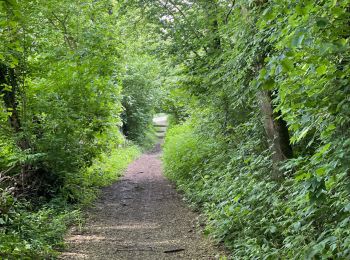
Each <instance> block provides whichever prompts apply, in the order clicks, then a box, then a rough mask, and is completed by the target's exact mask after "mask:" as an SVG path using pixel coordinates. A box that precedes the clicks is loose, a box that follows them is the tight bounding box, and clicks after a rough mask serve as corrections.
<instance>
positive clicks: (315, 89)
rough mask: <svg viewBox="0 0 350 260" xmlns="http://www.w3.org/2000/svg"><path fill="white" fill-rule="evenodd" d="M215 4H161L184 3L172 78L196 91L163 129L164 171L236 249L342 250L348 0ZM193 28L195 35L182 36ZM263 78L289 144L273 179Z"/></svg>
mask: <svg viewBox="0 0 350 260" xmlns="http://www.w3.org/2000/svg"><path fill="white" fill-rule="evenodd" d="M212 5H213V7H212V9H213V10H216V12H214V11H213V12H210V11H208V5H207V6H206V3H204V1H196V3H193V4H191V5H190V4H186V3H184V2H182V1H172V2H171V3H170V4H169V5H168V6H165V8H164V9H167V10H172V7H171V6H173V7H174V6H177V7H178V8H180V9H181V10H182V11H183V15H181V14H179V13H176V12H175V14H172V15H173V16H174V21H173V22H169V24H168V26H169V27H171V28H173V29H174V30H173V31H170V30H169V31H167V33H168V35H170V36H169V38H171V43H172V44H171V47H170V48H169V49H171V48H178V49H179V50H178V53H177V54H175V56H176V57H175V59H176V58H178V59H179V60H176V61H177V64H176V66H177V67H178V66H183V67H184V69H183V70H181V72H178V73H179V76H178V79H179V80H178V82H177V88H179V89H180V91H183V92H184V93H185V94H184V96H186V95H187V96H190V100H191V102H188V103H187V107H186V109H187V111H186V112H187V114H189V115H190V119H189V120H190V122H186V123H185V124H183V125H181V126H178V127H175V128H174V129H173V130H170V132H169V134H168V136H167V138H166V143H165V148H164V151H165V154H164V164H165V169H166V172H167V175H168V176H169V177H170V178H171V179H173V180H174V181H176V182H177V184H178V185H179V187H180V188H181V189H182V190H184V191H185V193H186V195H187V196H188V198H189V199H190V200H191V201H193V202H195V203H197V205H198V206H200V207H201V208H202V210H203V211H204V213H205V214H206V216H207V217H208V227H207V230H208V232H209V233H210V234H212V235H213V236H214V237H215V238H217V240H218V241H223V242H224V243H225V244H226V245H227V247H228V248H230V249H231V250H232V258H233V259H236V258H237V259H252V258H253V259H255V258H263V259H275V258H283V259H284V258H286V259H300V258H301V259H328V258H336V259H346V258H349V256H350V251H349V249H348V248H349V239H348V236H349V232H350V229H349V221H350V214H349V183H350V179H349V167H348V165H349V162H350V157H349V156H348V154H349V118H350V117H349V109H348V103H349V102H348V101H349V87H348V86H349V76H348V75H349V42H348V41H349V39H348V38H349V26H348V23H349V12H348V10H349V1H347V0H343V1H277V0H276V1H234V2H233V4H232V5H231V4H226V3H224V2H220V1H218V2H215V3H214V2H213V3H212ZM163 7H164V6H163ZM169 13H170V12H169ZM193 13H196V16H193ZM213 21H214V22H215V23H214V22H213ZM215 24H216V25H215ZM180 25H181V28H180V27H179V28H178V27H177V26H180ZM214 25H215V26H214ZM169 27H164V28H166V29H167V28H169ZM203 28H208V29H207V30H205V29H203ZM191 30H192V31H193V30H197V31H198V32H199V33H200V34H201V36H202V37H201V38H197V39H196V38H195V37H193V38H191V46H190V47H183V45H184V44H185V43H187V42H188V41H189V40H188V39H186V37H185V35H186V34H187V33H188V32H189V31H191ZM218 39H219V41H218ZM218 42H219V44H218ZM169 53H170V51H169ZM175 68H176V67H175V66H174V69H175ZM267 90H269V91H270V93H272V94H271V97H272V99H273V100H272V102H271V104H270V106H271V107H272V109H274V113H275V118H273V120H274V121H275V122H276V121H277V118H276V117H278V118H279V119H281V120H283V121H284V122H285V123H286V125H287V127H288V131H289V136H290V144H291V146H292V149H293V158H291V159H289V160H285V161H283V162H279V163H278V167H279V169H278V171H279V174H280V177H281V178H280V180H279V181H275V180H274V179H273V178H272V172H273V171H275V165H276V162H275V161H274V159H273V158H274V154H273V153H274V151H273V149H271V147H270V146H269V144H270V143H269V141H270V140H268V138H267V135H266V134H265V131H264V124H263V122H264V120H265V118H266V117H267V116H268V115H266V114H265V113H264V110H263V109H262V108H261V107H263V105H264V104H262V100H261V95H262V93H263V91H267ZM174 99H176V95H174ZM265 130H266V129H265ZM275 138H276V137H275Z"/></svg>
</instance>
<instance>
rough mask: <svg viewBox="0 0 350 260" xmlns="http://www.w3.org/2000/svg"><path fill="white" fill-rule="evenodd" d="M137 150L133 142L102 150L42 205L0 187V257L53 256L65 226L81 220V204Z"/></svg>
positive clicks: (114, 177)
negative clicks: (56, 194) (98, 155)
mask: <svg viewBox="0 0 350 260" xmlns="http://www.w3.org/2000/svg"><path fill="white" fill-rule="evenodd" d="M139 154H140V149H139V148H138V147H136V146H134V145H130V146H126V147H120V148H117V149H114V150H112V151H111V152H109V153H104V154H102V155H101V156H100V157H98V158H96V159H95V160H94V161H93V164H92V165H91V166H90V167H88V168H87V169H84V170H82V171H81V172H79V177H77V175H75V178H74V179H72V180H69V179H68V180H67V181H66V184H65V186H64V187H63V188H62V190H61V193H60V196H59V197H56V198H55V199H53V200H51V201H50V202H48V203H44V204H41V205H34V204H33V203H32V202H30V201H28V200H24V199H16V198H15V197H14V196H13V195H11V194H10V192H9V191H8V190H0V213H1V214H0V259H48V258H50V259H51V258H56V257H57V256H58V254H59V253H58V251H59V250H61V249H62V248H63V247H64V243H63V237H64V234H65V232H66V230H67V228H68V227H69V226H71V225H72V224H75V225H80V223H81V222H82V218H83V217H82V214H81V208H82V207H83V206H86V205H88V204H89V203H91V202H93V200H94V199H95V198H96V196H97V195H98V193H99V188H100V187H103V186H107V185H110V184H112V183H113V182H115V181H116V180H117V178H118V177H120V176H121V174H122V173H123V171H124V170H125V168H126V167H127V165H128V164H129V163H130V162H131V161H132V160H134V159H135V158H136V157H137V156H138V155H139ZM72 202H74V203H72Z"/></svg>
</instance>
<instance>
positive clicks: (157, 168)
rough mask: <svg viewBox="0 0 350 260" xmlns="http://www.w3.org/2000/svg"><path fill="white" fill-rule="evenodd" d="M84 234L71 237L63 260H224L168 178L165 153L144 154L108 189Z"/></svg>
mask: <svg viewBox="0 0 350 260" xmlns="http://www.w3.org/2000/svg"><path fill="white" fill-rule="evenodd" d="M88 215H89V218H88V220H87V222H86V224H85V226H84V228H83V229H81V230H78V229H75V230H73V231H71V232H70V234H69V235H68V236H67V238H66V243H67V244H68V246H67V250H66V252H64V253H63V254H62V255H61V257H60V259H120V260H123V259H130V260H137V259H142V260H158V259H159V260H161V259H220V257H219V255H222V251H221V250H220V249H218V248H216V247H214V246H213V244H212V243H211V242H210V241H209V239H207V238H205V237H203V234H202V233H201V230H200V227H198V225H197V223H198V217H199V216H198V214H197V213H194V212H193V211H191V210H190V209H189V207H188V206H187V205H186V204H185V203H184V201H183V200H182V198H181V196H180V195H179V194H178V193H177V192H176V190H175V189H174V187H173V185H172V184H171V183H170V182H169V181H168V180H167V179H166V178H165V177H164V176H163V174H162V167H161V160H160V153H159V152H155V153H150V154H144V155H142V156H141V157H140V158H139V159H138V160H136V161H135V162H134V163H132V164H131V165H130V166H129V168H128V170H127V172H126V174H125V176H124V177H123V178H122V179H121V180H119V181H118V182H117V183H115V184H114V185H112V186H110V187H108V188H106V189H104V190H103V195H102V197H101V198H100V199H99V201H98V202H97V203H96V205H95V206H94V207H93V208H92V209H90V210H89V212H88Z"/></svg>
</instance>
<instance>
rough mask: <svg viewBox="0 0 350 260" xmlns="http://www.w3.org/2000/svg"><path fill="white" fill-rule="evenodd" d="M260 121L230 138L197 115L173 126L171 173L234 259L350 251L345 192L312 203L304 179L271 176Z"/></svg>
mask: <svg viewBox="0 0 350 260" xmlns="http://www.w3.org/2000/svg"><path fill="white" fill-rule="evenodd" d="M254 120H256V118H254V116H252V117H251V119H250V121H248V122H245V123H242V124H240V125H236V126H235V129H234V131H235V135H232V136H230V137H229V141H227V139H226V141H225V142H224V141H223V136H220V135H213V134H212V133H210V132H209V131H206V130H207V129H206V126H205V125H203V124H202V125H200V124H198V122H195V123H194V122H192V123H191V122H186V123H184V124H183V125H179V126H175V127H173V128H172V129H171V130H170V131H169V133H168V134H167V137H166V140H165V145H164V156H163V160H164V166H165V171H166V174H167V176H168V177H169V178H170V179H171V180H173V181H175V182H176V183H177V185H178V187H179V188H180V189H181V190H182V191H184V193H185V195H186V197H187V198H188V200H189V201H190V202H193V203H195V205H197V206H198V207H200V208H201V210H202V212H203V213H204V214H205V215H206V216H207V219H208V222H207V224H208V225H207V227H206V231H207V233H209V234H211V235H212V236H213V237H214V238H215V239H216V240H217V241H218V242H224V243H225V245H226V246H227V247H228V248H229V249H230V250H231V252H232V258H233V259H255V258H264V259H276V258H279V257H283V258H287V259H298V258H302V259H316V258H317V259H321V258H322V259H324V258H325V257H326V258H337V259H338V258H339V259H345V258H348V257H349V256H350V251H349V248H350V247H349V245H350V244H349V243H350V239H349V234H350V228H349V225H348V224H349V221H350V217H349V214H348V213H349V207H348V206H346V205H349V204H347V202H346V201H347V199H346V198H345V197H344V196H343V194H345V193H344V191H342V189H341V188H339V192H338V193H337V194H336V196H337V197H336V198H335V197H334V198H333V197H330V198H327V199H326V197H324V201H323V202H322V203H309V199H308V196H307V194H305V189H306V188H307V187H305V183H303V182H302V181H300V179H298V178H294V177H293V176H289V177H286V179H285V180H284V181H283V183H278V182H275V181H273V180H271V178H270V174H269V172H271V171H272V160H271V154H270V152H269V150H268V149H267V150H264V149H263V147H264V145H263V144H262V143H261V142H262V141H261V140H260V139H261V138H260V136H261V130H259V129H256V128H255V129H254ZM337 185H338V187H342V185H343V184H337Z"/></svg>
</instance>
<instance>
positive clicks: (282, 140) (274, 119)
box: [259, 90, 293, 180]
mask: <svg viewBox="0 0 350 260" xmlns="http://www.w3.org/2000/svg"><path fill="white" fill-rule="evenodd" d="M259 99H260V106H261V112H262V115H263V117H264V128H265V132H266V135H267V138H268V140H269V144H270V148H271V150H272V160H273V173H272V178H273V179H274V180H280V179H282V178H283V176H282V175H281V172H280V170H279V164H280V163H281V162H282V161H284V160H286V159H288V158H291V157H292V156H293V150H292V147H291V145H290V141H289V133H288V128H287V123H286V122H285V121H284V120H283V119H282V118H281V117H280V114H279V113H275V112H274V108H273V104H272V100H273V96H272V92H271V91H268V90H262V91H260V92H259Z"/></svg>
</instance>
